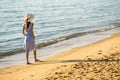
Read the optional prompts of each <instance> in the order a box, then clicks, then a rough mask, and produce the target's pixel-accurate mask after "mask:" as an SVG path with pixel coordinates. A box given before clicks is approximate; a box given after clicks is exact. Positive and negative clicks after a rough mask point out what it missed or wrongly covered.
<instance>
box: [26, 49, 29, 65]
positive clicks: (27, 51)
mask: <svg viewBox="0 0 120 80" xmlns="http://www.w3.org/2000/svg"><path fill="white" fill-rule="evenodd" d="M28 58H29V50H26V61H27V62H26V64H29V59H28Z"/></svg>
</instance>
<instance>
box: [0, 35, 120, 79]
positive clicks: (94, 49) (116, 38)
mask: <svg viewBox="0 0 120 80" xmlns="http://www.w3.org/2000/svg"><path fill="white" fill-rule="evenodd" d="M0 80H120V33H118V34H114V35H112V36H111V37H109V38H107V39H105V40H101V41H99V42H96V43H93V44H90V45H86V46H83V47H78V48H74V49H71V50H68V51H65V52H63V53H60V54H59V55H55V56H53V57H49V58H47V59H45V60H44V61H43V62H36V63H33V64H30V65H21V66H12V67H7V68H3V69H0Z"/></svg>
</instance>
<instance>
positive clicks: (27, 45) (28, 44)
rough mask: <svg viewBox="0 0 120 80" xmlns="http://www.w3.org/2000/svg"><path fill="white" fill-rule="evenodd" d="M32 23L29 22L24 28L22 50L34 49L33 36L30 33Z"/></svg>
mask: <svg viewBox="0 0 120 80" xmlns="http://www.w3.org/2000/svg"><path fill="white" fill-rule="evenodd" d="M31 27H32V23H30V25H29V28H27V29H25V33H26V34H25V39H24V46H23V49H24V50H34V49H35V38H33V37H32V35H31V33H30V28H31Z"/></svg>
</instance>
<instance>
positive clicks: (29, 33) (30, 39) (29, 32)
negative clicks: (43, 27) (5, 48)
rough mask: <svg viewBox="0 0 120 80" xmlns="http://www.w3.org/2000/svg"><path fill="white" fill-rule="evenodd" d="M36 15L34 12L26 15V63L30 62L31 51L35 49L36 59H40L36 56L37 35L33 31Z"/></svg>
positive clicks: (24, 33) (23, 31)
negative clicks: (33, 21)
mask: <svg viewBox="0 0 120 80" xmlns="http://www.w3.org/2000/svg"><path fill="white" fill-rule="evenodd" d="M33 18H34V16H33V15H32V14H27V15H25V17H24V24H23V30H22V33H23V35H24V36H25V39H24V47H23V49H24V50H26V61H27V62H26V64H30V62H29V59H28V58H29V51H30V50H33V53H34V61H35V62H36V61H38V59H37V57H36V49H35V35H34V32H33V28H34V24H33V23H32V22H31V21H32V20H33Z"/></svg>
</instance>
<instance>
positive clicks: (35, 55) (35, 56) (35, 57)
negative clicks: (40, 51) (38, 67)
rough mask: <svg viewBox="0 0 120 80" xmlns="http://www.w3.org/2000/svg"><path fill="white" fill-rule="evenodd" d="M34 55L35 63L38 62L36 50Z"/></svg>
mask: <svg viewBox="0 0 120 80" xmlns="http://www.w3.org/2000/svg"><path fill="white" fill-rule="evenodd" d="M33 53H34V61H35V62H37V61H38V60H37V54H36V50H34V51H33Z"/></svg>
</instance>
